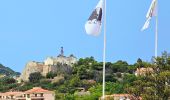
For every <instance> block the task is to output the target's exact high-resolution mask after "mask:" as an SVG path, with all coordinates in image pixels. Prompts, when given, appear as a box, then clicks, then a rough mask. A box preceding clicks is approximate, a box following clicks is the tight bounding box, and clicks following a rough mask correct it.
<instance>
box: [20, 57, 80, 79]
mask: <svg viewBox="0 0 170 100" xmlns="http://www.w3.org/2000/svg"><path fill="white" fill-rule="evenodd" d="M76 62H77V59H76V58H75V57H73V56H70V57H65V56H58V57H56V58H52V57H48V58H47V59H46V60H45V61H44V62H35V61H31V62H28V63H27V64H26V66H25V68H24V70H23V72H22V74H21V76H20V80H23V81H29V75H30V74H31V73H34V72H40V73H41V74H42V75H43V76H46V75H47V73H48V72H56V73H59V74H62V73H67V74H70V73H71V72H72V65H73V64H75V63H76Z"/></svg>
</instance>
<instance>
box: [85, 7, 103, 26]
mask: <svg viewBox="0 0 170 100" xmlns="http://www.w3.org/2000/svg"><path fill="white" fill-rule="evenodd" d="M101 20H102V8H96V9H95V10H94V11H93V12H92V14H91V16H90V17H89V19H88V21H89V23H95V24H96V23H97V22H100V23H101Z"/></svg>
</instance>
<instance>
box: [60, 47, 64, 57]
mask: <svg viewBox="0 0 170 100" xmlns="http://www.w3.org/2000/svg"><path fill="white" fill-rule="evenodd" d="M60 52H61V53H60V55H61V56H64V49H63V47H61V51H60Z"/></svg>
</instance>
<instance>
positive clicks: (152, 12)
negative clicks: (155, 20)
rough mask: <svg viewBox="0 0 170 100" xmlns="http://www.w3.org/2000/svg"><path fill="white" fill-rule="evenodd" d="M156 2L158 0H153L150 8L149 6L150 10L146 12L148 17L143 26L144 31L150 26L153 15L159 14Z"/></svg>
mask: <svg viewBox="0 0 170 100" xmlns="http://www.w3.org/2000/svg"><path fill="white" fill-rule="evenodd" d="M156 3H157V1H156V0H152V3H151V5H150V8H149V10H148V13H147V14H146V18H147V20H146V22H145V24H144V26H143V27H142V31H144V30H146V29H147V28H148V27H149V24H150V20H151V18H152V17H153V16H156V15H157V12H156V11H157V10H156V8H157V7H156V6H157V5H156Z"/></svg>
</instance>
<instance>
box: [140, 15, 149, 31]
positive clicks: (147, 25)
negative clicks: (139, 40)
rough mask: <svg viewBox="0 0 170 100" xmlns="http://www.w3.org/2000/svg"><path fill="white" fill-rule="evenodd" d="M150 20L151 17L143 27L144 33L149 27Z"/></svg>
mask: <svg viewBox="0 0 170 100" xmlns="http://www.w3.org/2000/svg"><path fill="white" fill-rule="evenodd" d="M150 20H151V17H149V18H148V19H147V20H146V22H145V24H144V26H143V27H142V29H141V31H144V30H146V29H147V28H148V27H149V24H150Z"/></svg>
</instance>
